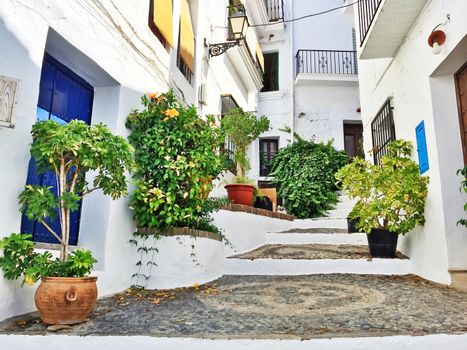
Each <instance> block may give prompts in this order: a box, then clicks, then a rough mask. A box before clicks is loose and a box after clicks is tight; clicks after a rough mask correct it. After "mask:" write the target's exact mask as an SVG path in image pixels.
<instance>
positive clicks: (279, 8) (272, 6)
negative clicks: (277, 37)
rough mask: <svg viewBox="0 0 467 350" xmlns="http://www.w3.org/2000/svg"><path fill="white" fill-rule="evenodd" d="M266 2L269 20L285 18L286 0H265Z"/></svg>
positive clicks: (276, 20) (275, 20) (274, 20)
mask: <svg viewBox="0 0 467 350" xmlns="http://www.w3.org/2000/svg"><path fill="white" fill-rule="evenodd" d="M264 3H265V4H266V11H267V12H268V16H269V22H278V21H283V20H284V0H264Z"/></svg>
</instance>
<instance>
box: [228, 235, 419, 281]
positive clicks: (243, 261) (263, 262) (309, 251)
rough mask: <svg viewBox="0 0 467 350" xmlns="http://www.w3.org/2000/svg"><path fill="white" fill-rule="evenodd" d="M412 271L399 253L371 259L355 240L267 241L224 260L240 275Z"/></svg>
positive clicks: (408, 262) (410, 266) (365, 246)
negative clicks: (267, 242)
mask: <svg viewBox="0 0 467 350" xmlns="http://www.w3.org/2000/svg"><path fill="white" fill-rule="evenodd" d="M330 236H332V235H330ZM347 236H351V235H347ZM412 271H413V268H412V263H411V262H410V260H409V259H407V258H406V257H405V256H403V255H402V254H400V253H397V258H395V259H373V258H371V255H370V253H369V249H368V246H367V245H355V244H267V245H263V246H261V247H258V248H256V249H254V250H252V251H248V252H243V253H240V254H235V255H232V256H230V257H229V258H228V259H226V261H225V263H224V273H225V274H239V275H244V274H246V275H301V274H315V273H322V274H327V273H355V274H383V275H392V274H395V275H404V274H408V273H412Z"/></svg>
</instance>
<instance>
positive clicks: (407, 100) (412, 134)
mask: <svg viewBox="0 0 467 350" xmlns="http://www.w3.org/2000/svg"><path fill="white" fill-rule="evenodd" d="M347 2H348V3H350V1H347ZM355 14H356V22H355V23H356V27H357V32H358V35H357V36H358V44H359V45H358V46H359V48H358V55H359V77H360V97H361V104H362V106H361V108H362V119H363V125H364V148H365V150H367V151H368V150H371V149H373V150H374V151H375V155H374V156H370V155H369V156H368V157H369V158H371V159H374V161H375V162H377V161H378V159H379V157H380V155H381V154H383V153H384V150H385V144H386V143H387V142H389V141H390V140H393V139H396V138H397V139H406V140H410V141H412V142H413V144H414V146H415V147H414V154H413V159H414V160H416V161H418V162H419V164H420V168H421V172H423V174H424V175H428V176H429V177H430V185H429V192H428V198H427V204H426V209H425V214H426V219H427V220H426V224H425V225H424V226H423V227H417V228H416V229H415V230H414V231H413V232H409V233H408V234H407V235H406V236H405V237H403V238H402V239H401V242H400V249H401V250H402V251H403V252H404V253H405V254H407V255H408V256H409V257H410V259H411V260H412V262H413V263H414V265H415V267H416V270H417V271H416V272H417V273H418V274H419V275H421V276H423V277H426V278H429V279H431V280H435V281H438V282H442V283H448V284H449V283H450V282H451V281H453V282H455V280H456V275H457V274H458V273H459V272H462V271H464V272H465V270H466V268H467V230H466V229H465V227H464V226H458V225H456V222H457V221H458V220H459V219H460V218H462V217H463V216H464V215H465V213H464V210H463V206H464V204H465V202H466V198H465V197H466V196H465V194H462V193H460V192H459V186H460V181H461V178H460V177H459V176H457V175H456V171H457V170H458V169H460V168H463V167H464V166H465V165H466V164H467V148H466V147H467V146H466V140H465V133H466V130H467V129H466V127H467V119H466V115H467V112H466V109H465V108H466V106H465V97H463V96H465V95H466V93H467V80H466V79H465V75H466V62H467V2H466V1H463V0H411V1H404V0H364V1H362V2H360V3H359V4H358V6H355ZM434 28H435V29H434ZM434 30H441V31H443V32H444V33H445V35H446V40H445V42H444V43H440V44H441V52H440V53H439V54H437V55H436V54H433V53H432V48H431V47H430V45H429V44H428V39H429V37H430V36H431V34H432V32H433V31H434ZM449 272H451V275H450V273H449ZM451 277H453V278H451Z"/></svg>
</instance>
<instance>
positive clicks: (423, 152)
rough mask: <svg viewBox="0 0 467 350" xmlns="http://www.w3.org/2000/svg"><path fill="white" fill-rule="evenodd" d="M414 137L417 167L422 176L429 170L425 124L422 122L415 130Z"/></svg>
mask: <svg viewBox="0 0 467 350" xmlns="http://www.w3.org/2000/svg"><path fill="white" fill-rule="evenodd" d="M415 135H416V137H417V153H418V165H419V167H420V174H424V173H425V172H427V171H428V170H429V169H430V163H429V161H428V148H427V143H426V133H425V122H424V121H423V120H422V121H421V122H420V124H418V125H417V127H416V128H415Z"/></svg>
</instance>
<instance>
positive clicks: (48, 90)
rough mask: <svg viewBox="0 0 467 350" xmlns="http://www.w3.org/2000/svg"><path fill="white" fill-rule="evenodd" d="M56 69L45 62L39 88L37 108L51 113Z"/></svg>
mask: <svg viewBox="0 0 467 350" xmlns="http://www.w3.org/2000/svg"><path fill="white" fill-rule="evenodd" d="M54 76H55V68H54V66H52V64H50V62H48V61H44V64H43V65H42V72H41V82H40V87H39V101H38V103H37V106H38V107H40V108H42V109H44V110H47V111H49V110H50V104H51V103H52V92H53V86H54Z"/></svg>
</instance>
